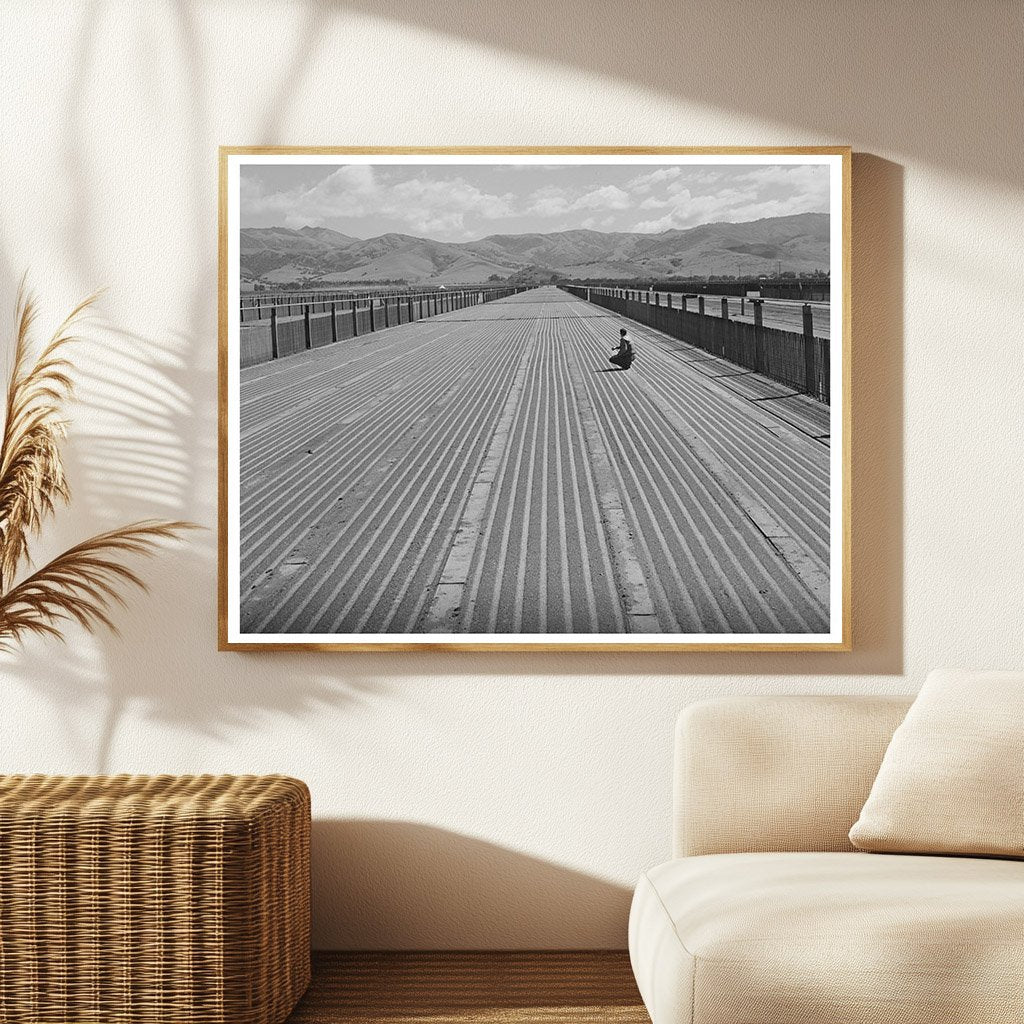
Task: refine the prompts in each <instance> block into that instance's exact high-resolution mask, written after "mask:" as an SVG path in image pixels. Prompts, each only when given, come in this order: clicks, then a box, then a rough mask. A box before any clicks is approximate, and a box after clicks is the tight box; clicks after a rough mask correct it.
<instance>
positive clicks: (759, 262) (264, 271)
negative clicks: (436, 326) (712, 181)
mask: <svg viewBox="0 0 1024 1024" xmlns="http://www.w3.org/2000/svg"><path fill="white" fill-rule="evenodd" d="M829 242H830V231H829V215H828V214H827V213H799V214H793V215H791V216H788V217H766V218H763V219H761V220H754V221H747V222H745V223H740V224H730V223H726V222H718V223H713V224H701V225H700V226H698V227H694V228H684V229H672V230H669V231H663V232H661V233H660V234H643V233H640V232H629V231H616V232H605V231H590V230H585V229H578V230H573V231H552V232H548V233H534V234H529V233H527V234H518V235H488V236H487V237H486V238H481V239H479V240H477V241H473V242H438V241H434V240H432V239H429V238H418V237H416V236H415V235H405V234H399V233H388V234H384V235H378V236H377V237H375V238H367V239H359V238H352V237H351V236H349V235H345V234H342V233H341V232H340V231H334V230H332V229H331V228H323V227H311V226H306V227H302V228H281V227H270V228H242V229H241V231H240V243H241V244H240V264H241V272H242V278H243V280H247V281H261V282H263V283H265V284H291V283H294V282H298V281H300V280H302V281H307V282H312V281H315V282H322V283H324V284H332V283H358V282H359V281H373V280H389V279H390V280H397V279H404V280H406V281H408V282H409V283H410V284H414V283H435V284H457V283H463V284H477V283H480V282H483V281H486V280H487V279H488V278H490V277H491V276H492V275H495V274H497V275H499V276H501V277H511V276H512V275H513V274H516V273H517V272H520V271H523V270H525V269H527V268H539V269H540V270H544V271H550V272H552V273H555V274H557V275H559V276H560V277H565V278H569V279H572V278H599V277H618V278H646V277H668V276H680V277H686V276H691V275H694V276H703V275H711V274H737V275H738V274H740V273H743V274H751V275H758V274H766V273H774V272H775V271H776V269H780V270H791V271H794V272H798V273H808V272H811V271H814V270H827V269H828V266H829Z"/></svg>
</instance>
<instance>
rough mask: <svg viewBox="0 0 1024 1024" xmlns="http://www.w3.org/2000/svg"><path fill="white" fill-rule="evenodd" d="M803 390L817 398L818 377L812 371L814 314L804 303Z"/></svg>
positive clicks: (813, 370)
mask: <svg viewBox="0 0 1024 1024" xmlns="http://www.w3.org/2000/svg"><path fill="white" fill-rule="evenodd" d="M804 390H805V391H806V392H807V394H809V395H813V396H814V397H815V398H817V397H818V375H817V373H816V372H815V369H814V313H813V312H812V311H811V304H810V303H809V302H805V303H804Z"/></svg>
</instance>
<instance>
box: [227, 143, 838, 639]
mask: <svg viewBox="0 0 1024 1024" xmlns="http://www.w3.org/2000/svg"><path fill="white" fill-rule="evenodd" d="M849 262H850V151H849V149H848V148H846V147H828V148H768V149H765V148H761V149H753V148H717V149H667V148H665V149H634V148H608V149H590V148H587V149H555V148H549V149H490V148H488V149H444V150H441V149H293V148H286V149H282V148H274V149H270V148H223V149H222V150H221V157H220V289H219V296H220V538H219V540H220V624H219V625H220V645H221V648H222V649H226V650H227V649H237V650H245V649H287V648H318V649H331V650H348V651H355V650H360V651H362V650H405V649H407V650H422V649H431V648H443V649H464V648H472V649H491V650H526V649H572V650H621V651H636V650H701V651H707V650H730V651H736V650H743V651H759V650H773V651H780V650H817V651H842V650H849V649H850V643H851V640H850V638H851V623H850V579H849V572H850V569H849V565H850V489H849V452H850V265H849Z"/></svg>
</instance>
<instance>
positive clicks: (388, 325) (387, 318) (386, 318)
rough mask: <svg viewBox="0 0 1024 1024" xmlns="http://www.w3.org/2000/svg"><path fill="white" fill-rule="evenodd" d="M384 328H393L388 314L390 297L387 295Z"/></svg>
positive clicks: (385, 298)
mask: <svg viewBox="0 0 1024 1024" xmlns="http://www.w3.org/2000/svg"><path fill="white" fill-rule="evenodd" d="M384 326H385V327H390V326H391V322H390V314H389V313H388V297H387V295H385V296H384Z"/></svg>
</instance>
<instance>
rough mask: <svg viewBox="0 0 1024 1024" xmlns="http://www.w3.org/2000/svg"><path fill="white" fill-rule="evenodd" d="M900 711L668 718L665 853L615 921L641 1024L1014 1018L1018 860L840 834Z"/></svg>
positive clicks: (787, 708)
mask: <svg viewBox="0 0 1024 1024" xmlns="http://www.w3.org/2000/svg"><path fill="white" fill-rule="evenodd" d="M909 704H910V702H909V700H904V699H889V698H877V697H846V698H844V697H756V698H747V697H741V698H733V699H726V700H716V701H709V702H706V703H702V704H696V705H693V706H691V707H689V708H688V709H687V710H686V711H685V712H684V713H683V714H682V715H681V716H680V719H679V724H678V730H677V741H676V780H675V785H676V796H675V830H674V856H675V859H674V860H671V861H669V862H668V863H665V864H662V865H660V866H659V867H656V868H654V869H652V870H651V871H648V872H647V873H646V874H645V875H644V876H643V878H641V880H640V883H639V885H638V886H637V890H636V895H635V896H634V899H633V908H632V913H631V916H630V930H629V949H630V957H631V960H632V964H633V970H634V973H635V975H636V980H637V984H638V985H639V988H640V993H641V995H642V996H643V999H644V1003H645V1005H646V1007H647V1010H648V1012H649V1013H650V1016H651V1020H652V1022H653V1024H1021V1022H1024V862H1022V861H1019V860H994V859H981V858H973V857H934V856H907V855H891V854H872V853H861V852H858V851H856V850H854V848H853V846H852V845H851V844H850V841H849V839H848V836H847V833H848V832H849V830H850V827H851V825H852V824H853V823H854V821H855V820H856V819H857V817H858V815H859V813H860V810H861V807H862V805H863V804H864V801H865V799H866V798H867V795H868V792H869V790H870V788H871V784H872V782H873V781H874V778H875V774H876V772H877V770H878V766H879V764H880V762H881V760H882V755H883V754H884V752H885V749H886V747H887V745H888V743H889V740H890V738H891V736H892V733H893V731H894V730H895V728H896V726H897V725H899V723H900V722H901V721H902V719H903V717H904V715H905V713H906V711H907V708H908V707H909ZM1021 770H1022V768H1021V765H1019V764H1016V765H1007V771H1008V772H1020V771H1021ZM1022 813H1024V808H1022Z"/></svg>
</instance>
